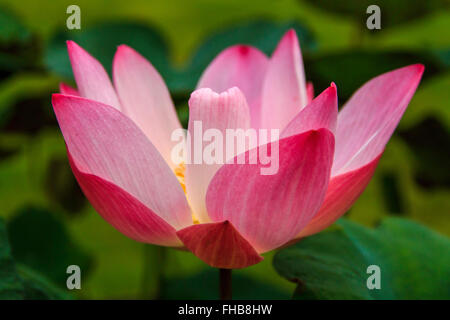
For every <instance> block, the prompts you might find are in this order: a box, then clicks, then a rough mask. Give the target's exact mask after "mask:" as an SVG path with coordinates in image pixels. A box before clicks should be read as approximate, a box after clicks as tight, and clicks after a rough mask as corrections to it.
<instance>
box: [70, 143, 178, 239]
mask: <svg viewBox="0 0 450 320" xmlns="http://www.w3.org/2000/svg"><path fill="white" fill-rule="evenodd" d="M68 156H69V162H70V166H71V168H72V171H73V173H74V175H75V177H76V179H77V181H78V183H79V184H80V186H81V189H82V190H83V192H84V194H85V196H86V198H88V199H89V201H90V202H91V204H92V206H93V207H94V208H95V210H96V211H97V212H98V213H99V214H100V215H101V216H102V217H103V219H105V220H106V221H107V222H109V223H110V224H111V225H112V226H114V227H115V228H116V229H117V230H119V231H120V232H121V233H123V234H124V235H126V236H127V237H130V238H131V239H134V240H136V241H140V242H146V243H152V244H157V245H162V246H181V245H182V244H181V242H180V240H179V239H178V237H177V235H176V233H175V229H174V228H173V227H172V226H171V225H169V224H168V223H167V222H166V221H164V220H163V219H162V218H160V217H159V216H158V215H157V214H155V213H154V212H153V211H152V210H150V209H149V208H147V207H146V206H145V205H143V204H142V202H140V201H139V200H138V199H136V198H135V197H133V196H132V195H131V194H129V193H128V192H126V191H125V190H123V189H121V188H120V187H118V186H117V185H115V184H113V183H111V182H109V181H107V180H105V179H102V178H100V177H98V176H95V175H92V174H88V173H84V172H81V171H80V170H79V169H78V167H77V165H76V164H75V162H74V160H73V159H72V157H71V155H70V152H69V151H68Z"/></svg>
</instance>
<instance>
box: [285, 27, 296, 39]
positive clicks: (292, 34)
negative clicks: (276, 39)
mask: <svg viewBox="0 0 450 320" xmlns="http://www.w3.org/2000/svg"><path fill="white" fill-rule="evenodd" d="M284 37H289V38H290V39H291V40H294V39H297V32H296V31H295V29H294V28H290V29H289V30H288V31H286V33H285V34H284Z"/></svg>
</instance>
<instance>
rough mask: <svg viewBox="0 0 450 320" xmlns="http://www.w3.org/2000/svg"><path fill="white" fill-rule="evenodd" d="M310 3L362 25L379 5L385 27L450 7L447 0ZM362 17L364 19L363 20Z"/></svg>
mask: <svg viewBox="0 0 450 320" xmlns="http://www.w3.org/2000/svg"><path fill="white" fill-rule="evenodd" d="M308 2H310V3H311V4H313V5H315V6H317V7H319V8H321V9H325V10H329V11H331V12H333V13H336V12H337V13H340V14H344V15H346V16H348V17H350V18H352V19H355V20H358V21H361V22H362V24H363V23H365V19H364V17H365V15H364V14H365V13H366V9H367V7H368V6H370V5H378V6H379V7H380V10H381V16H382V21H383V26H384V27H390V26H392V25H396V24H401V23H405V22H408V21H410V20H415V19H418V18H421V17H423V16H425V15H427V14H430V13H432V12H434V11H438V10H442V8H443V7H445V6H447V7H448V1H445V0H428V1H409V0H396V1H391V0H347V1H333V0H308ZM361 17H363V18H362V19H361Z"/></svg>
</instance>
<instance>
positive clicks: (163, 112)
mask: <svg viewBox="0 0 450 320" xmlns="http://www.w3.org/2000/svg"><path fill="white" fill-rule="evenodd" d="M113 79H114V85H115V87H116V90H117V93H118V95H119V97H120V101H121V103H122V108H123V112H124V113H125V114H126V115H128V116H129V117H130V118H131V119H132V120H133V121H134V122H135V123H136V124H137V125H138V126H139V128H141V130H142V131H143V132H144V133H145V135H146V136H147V137H148V138H149V139H150V141H151V142H152V143H153V145H154V146H155V147H156V148H157V149H158V151H159V152H160V153H161V155H162V156H163V157H164V159H165V160H166V162H167V163H169V164H170V166H171V167H172V168H174V167H175V164H174V163H172V160H171V156H170V155H171V150H172V147H173V146H174V143H173V142H172V141H171V139H170V138H171V135H172V132H173V131H174V130H176V129H179V128H181V126H180V122H179V121H178V117H177V114H176V112H175V107H174V105H173V103H172V99H171V98H170V94H169V90H168V89H167V87H166V85H165V83H164V80H163V79H162V78H161V76H160V75H159V73H158V71H156V69H155V68H154V67H153V66H152V65H151V64H150V62H148V61H147V60H146V59H145V58H144V57H142V56H141V55H140V54H139V53H137V52H136V51H135V50H133V49H131V48H130V47H128V46H125V45H121V46H119V47H118V49H117V52H116V55H115V57H114V63H113Z"/></svg>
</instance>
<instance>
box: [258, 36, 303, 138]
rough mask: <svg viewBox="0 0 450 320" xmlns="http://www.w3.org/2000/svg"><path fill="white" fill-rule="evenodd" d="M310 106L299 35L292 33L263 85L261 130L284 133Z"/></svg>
mask: <svg viewBox="0 0 450 320" xmlns="http://www.w3.org/2000/svg"><path fill="white" fill-rule="evenodd" d="M307 103H308V95H307V92H306V81H305V72H304V70H303V60H302V55H301V51H300V45H299V43H298V39H297V34H296V33H295V31H294V30H293V29H291V30H289V31H288V32H287V33H286V34H285V35H284V36H283V38H282V39H281V41H280V43H279V44H278V46H277V48H276V49H275V52H274V53H273V55H272V57H271V58H270V61H269V65H268V67H267V72H266V78H265V81H264V85H263V94H262V102H261V106H262V107H261V117H262V118H261V127H262V128H267V129H272V128H275V129H280V130H282V129H283V128H284V127H285V126H286V125H287V124H288V123H289V122H290V121H291V120H292V119H293V118H294V117H295V116H296V115H297V114H298V113H299V112H300V111H301V110H302V109H303V108H304V107H305V106H306V104H307Z"/></svg>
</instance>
